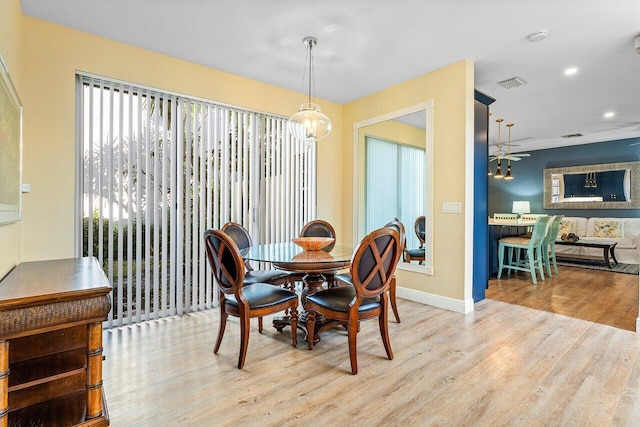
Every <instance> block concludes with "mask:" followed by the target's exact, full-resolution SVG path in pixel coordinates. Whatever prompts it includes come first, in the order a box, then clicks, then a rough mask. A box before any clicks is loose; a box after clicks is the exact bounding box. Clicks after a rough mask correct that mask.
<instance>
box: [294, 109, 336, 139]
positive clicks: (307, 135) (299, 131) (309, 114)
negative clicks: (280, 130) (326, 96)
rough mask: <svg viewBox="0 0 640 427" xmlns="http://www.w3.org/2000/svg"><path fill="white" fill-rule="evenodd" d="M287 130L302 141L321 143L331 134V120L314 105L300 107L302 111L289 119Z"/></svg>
mask: <svg viewBox="0 0 640 427" xmlns="http://www.w3.org/2000/svg"><path fill="white" fill-rule="evenodd" d="M287 128H288V129H289V132H290V133H291V135H293V137H294V138H296V139H299V140H301V141H307V142H315V141H320V140H321V139H323V138H324V137H326V136H327V135H329V133H330V132H331V120H329V117H327V116H326V115H324V114H323V113H322V111H321V110H320V106H319V105H318V104H314V103H306V104H302V105H300V111H298V112H297V113H295V114H293V115H292V116H291V117H289V121H288V122H287Z"/></svg>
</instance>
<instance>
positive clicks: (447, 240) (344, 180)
mask: <svg viewBox="0 0 640 427" xmlns="http://www.w3.org/2000/svg"><path fill="white" fill-rule="evenodd" d="M0 36H1V37H0V49H1V52H2V53H3V56H5V60H6V61H7V62H8V65H9V68H10V71H11V72H12V74H14V76H15V80H16V85H17V87H18V91H19V92H20V96H21V98H22V102H23V105H24V165H23V180H24V182H25V183H29V184H30V185H31V192H30V193H28V194H25V195H24V197H23V221H22V222H21V223H17V224H13V225H8V226H1V227H0V255H1V258H0V274H2V273H3V272H6V271H8V270H9V269H10V268H11V267H12V266H13V265H14V264H16V263H17V262H20V261H29V260H39V259H47V258H64V257H70V256H73V255H74V253H73V240H74V211H73V209H74V191H75V190H74V186H75V185H74V173H75V87H74V84H75V79H74V76H75V72H76V70H80V71H85V72H89V73H93V74H97V75H102V76H106V77H109V78H113V79H119V80H123V81H127V82H132V83H135V84H141V85H145V86H150V87H155V88H159V89H162V90H167V91H171V92H177V93H183V94H188V95H193V96H196V97H201V98H205V99H211V100H214V101H218V102H222V103H226V104H231V105H237V106H240V107H244V108H249V109H255V110H260V111H267V112H270V113H274V114H279V115H283V116H288V115H290V114H291V113H292V112H293V111H296V110H297V108H298V106H299V104H300V103H301V102H304V99H305V96H304V94H300V93H296V92H293V91H289V90H285V89H282V88H278V87H275V86H271V85H267V84H264V83H260V82H257V81H254V80H249V79H246V78H242V77H239V76H235V75H232V74H228V73H224V72H221V71H218V70H214V69H211V68H207V67H204V66H200V65H196V64H193V63H189V62H185V61H182V60H179V59H176V58H172V57H168V56H164V55H160V54H157V53H154V52H151V51H147V50H144V49H140V48H136V47H133V46H130V45H126V44H122V43H119V42H115V41H112V40H108V39H104V38H101V37H97V36H94V35H91V34H88V33H83V32H80V31H77V30H73V29H70V28H67V27H63V26H59V25H56V24H51V23H48V22H45V21H42V20H38V19H35V18H31V17H28V16H22V15H21V13H20V7H19V2H18V0H11V1H10V2H9V3H7V2H6V1H5V2H2V3H0ZM430 99H433V100H434V102H435V109H434V117H435V119H434V122H435V135H434V139H435V143H434V156H435V160H434V164H435V168H434V176H435V180H434V183H435V185H434V188H435V189H434V218H433V222H434V254H433V257H434V262H433V265H434V274H433V275H432V276H426V275H423V274H418V273H412V272H405V271H402V272H399V284H400V285H401V286H404V287H406V288H409V289H414V290H417V291H422V292H425V293H429V294H433V295H439V296H442V297H445V298H451V299H454V300H457V301H459V300H463V299H467V298H468V295H470V285H469V284H468V281H467V284H466V285H465V277H467V276H470V274H469V270H467V269H465V254H466V253H468V247H469V245H470V243H471V239H469V242H465V234H466V233H467V228H466V227H465V225H466V224H467V223H468V221H465V217H466V216H467V215H465V214H463V215H455V214H447V215H445V214H442V213H441V209H440V208H439V207H441V206H442V202H443V201H461V202H463V206H464V205H465V203H464V202H465V201H466V200H467V197H468V194H469V193H468V192H469V190H470V188H469V187H470V185H469V180H468V177H467V176H466V175H465V174H466V169H467V168H465V162H464V159H465V158H466V157H465V153H466V147H467V146H468V145H471V144H470V141H471V140H472V137H473V132H472V130H470V129H472V128H473V114H472V113H473V64H472V63H470V62H469V61H461V62H458V63H456V64H453V65H451V66H448V67H445V68H442V69H439V70H436V71H434V72H431V73H429V74H426V75H424V76H421V77H418V78H415V79H412V80H410V81H407V82H405V83H402V84H400V85H397V86H394V87H391V88H389V89H386V90H383V91H381V92H378V93H375V94H373V95H370V96H368V97H366V98H363V99H361V100H358V101H355V102H353V103H350V104H348V105H345V106H342V105H339V104H335V103H330V102H327V101H320V104H321V105H322V108H323V111H324V112H325V113H326V114H327V115H328V116H329V117H331V119H332V122H333V129H334V130H333V132H332V134H331V135H330V136H329V137H328V138H327V139H325V140H323V141H321V142H319V143H318V200H317V202H318V217H320V218H323V219H326V220H328V221H330V222H331V223H332V224H334V226H335V228H336V231H337V234H338V236H339V240H342V241H345V242H349V243H350V240H351V236H353V230H352V226H353V216H352V215H353V191H352V187H353V185H352V184H353V183H352V180H353V155H354V153H353V145H354V144H353V123H355V122H359V121H362V120H365V119H368V118H371V117H375V116H379V115H382V114H386V113H389V112H391V111H395V110H398V109H402V108H405V107H407V106H410V105H415V104H418V103H421V102H424V101H426V100H430ZM471 170H472V168H469V173H471ZM465 208H466V206H465ZM340 236H342V237H340ZM20 254H21V255H20ZM467 257H468V255H467Z"/></svg>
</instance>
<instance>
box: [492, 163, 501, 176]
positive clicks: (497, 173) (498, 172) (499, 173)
mask: <svg viewBox="0 0 640 427" xmlns="http://www.w3.org/2000/svg"><path fill="white" fill-rule="evenodd" d="M493 177H494V178H497V179H501V178H502V177H503V176H502V171H501V170H500V163H498V169H496V174H495V175H493Z"/></svg>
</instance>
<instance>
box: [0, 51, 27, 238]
mask: <svg viewBox="0 0 640 427" xmlns="http://www.w3.org/2000/svg"><path fill="white" fill-rule="evenodd" d="M21 219H22V103H21V102H20V98H19V97H18V93H17V92H16V89H15V86H14V85H13V82H12V81H11V76H10V75H9V71H8V70H7V67H6V66H5V63H4V61H3V59H2V56H1V55H0V225H1V224H9V223H12V222H16V221H20V220H21Z"/></svg>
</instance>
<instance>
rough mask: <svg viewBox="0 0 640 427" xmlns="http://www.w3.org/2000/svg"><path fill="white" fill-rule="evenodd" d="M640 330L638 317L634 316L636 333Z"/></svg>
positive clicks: (639, 318)
mask: <svg viewBox="0 0 640 427" xmlns="http://www.w3.org/2000/svg"><path fill="white" fill-rule="evenodd" d="M638 332H640V317H636V333H638Z"/></svg>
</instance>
